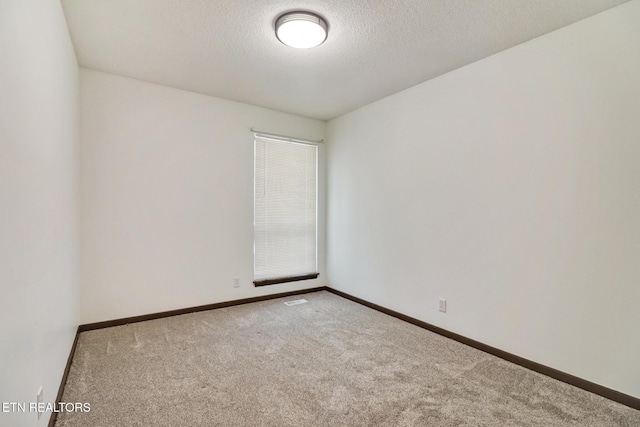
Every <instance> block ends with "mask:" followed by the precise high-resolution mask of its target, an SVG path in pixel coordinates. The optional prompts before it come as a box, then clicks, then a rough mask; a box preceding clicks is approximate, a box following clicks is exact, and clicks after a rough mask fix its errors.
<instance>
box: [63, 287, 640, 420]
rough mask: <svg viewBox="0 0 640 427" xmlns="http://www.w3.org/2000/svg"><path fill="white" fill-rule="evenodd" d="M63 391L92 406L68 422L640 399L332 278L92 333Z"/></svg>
mask: <svg viewBox="0 0 640 427" xmlns="http://www.w3.org/2000/svg"><path fill="white" fill-rule="evenodd" d="M299 298H305V299H307V300H308V303H306V304H301V305H295V306H291V307H288V306H286V305H285V304H284V303H283V302H284V301H289V300H293V299H299ZM63 401H64V402H89V403H90V404H91V412H89V413H69V414H66V413H62V414H60V415H59V416H58V421H57V423H56V426H59V427H70V426H91V427H101V426H545V427H548V426H606V427H611V426H640V411H636V410H634V409H631V408H628V407H626V406H623V405H620V404H618V403H615V402H612V401H609V400H607V399H604V398H602V397H599V396H596V395H593V394H591V393H588V392H586V391H583V390H580V389H577V388H574V387H572V386H569V385H567V384H564V383H561V382H558V381H556V380H553V379H550V378H548V377H545V376H543V375H539V374H536V373H534V372H531V371H529V370H527V369H524V368H521V367H519V366H516V365H513V364H510V363H508V362H505V361H503V360H501V359H498V358H496V357H493V356H491V355H488V354H486V353H483V352H481V351H478V350H475V349H473V348H470V347H467V346H465V345H463V344H460V343H457V342H455V341H451V340H449V339H446V338H443V337H441V336H439V335H436V334H434V333H431V332H429V331H426V330H424V329H421V328H419V327H417V326H414V325H411V324H408V323H405V322H403V321H400V320H397V319H395V318H392V317H389V316H387V315H385V314H382V313H379V312H377V311H374V310H371V309H369V308H367V307H364V306H361V305H359V304H356V303H354V302H351V301H348V300H345V299H343V298H341V297H339V296H336V295H334V294H331V293H329V292H325V291H323V292H316V293H310V294H306V295H302V296H296V297H290V298H284V299H276V300H271V301H264V302H259V303H253V304H247V305H241V306H236V307H230V308H224V309H218V310H211V311H206V312H199V313H194V314H187V315H182V316H176V317H171V318H165V319H159V320H153V321H148V322H141V323H135V324H131V325H127V326H118V327H114V328H108V329H101V330H96V331H90V332H84V333H82V334H81V335H80V337H79V340H78V346H77V350H76V353H75V357H74V359H73V364H72V366H71V371H70V374H69V378H68V381H67V385H66V388H65V391H64V396H63Z"/></svg>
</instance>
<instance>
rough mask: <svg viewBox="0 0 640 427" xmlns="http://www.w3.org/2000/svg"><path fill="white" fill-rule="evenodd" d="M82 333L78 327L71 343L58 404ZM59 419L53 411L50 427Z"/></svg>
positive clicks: (59, 389) (57, 396) (58, 395)
mask: <svg viewBox="0 0 640 427" xmlns="http://www.w3.org/2000/svg"><path fill="white" fill-rule="evenodd" d="M79 334H80V328H78V329H76V336H75V337H74V338H73V344H71V351H69V357H67V364H66V366H65V367H64V372H63V373H62V379H61V380H60V386H59V387H58V394H57V395H56V402H55V403H56V404H58V403H60V402H62V394H63V393H64V386H65V385H66V384H67V377H68V376H69V369H71V362H72V361H73V355H74V354H75V353H76V345H77V344H78V335H79ZM57 419H58V413H57V412H51V416H50V417H49V424H47V426H48V427H53V426H54V425H55V423H56V420H57Z"/></svg>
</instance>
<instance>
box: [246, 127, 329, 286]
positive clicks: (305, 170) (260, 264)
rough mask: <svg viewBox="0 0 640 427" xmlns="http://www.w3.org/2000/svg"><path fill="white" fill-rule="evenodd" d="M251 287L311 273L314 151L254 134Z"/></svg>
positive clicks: (314, 261) (314, 273)
mask: <svg viewBox="0 0 640 427" xmlns="http://www.w3.org/2000/svg"><path fill="white" fill-rule="evenodd" d="M254 144H255V147H254V162H255V163H254V171H255V172H254V173H255V185H254V231H253V236H254V264H253V271H254V282H253V283H254V284H255V285H256V286H263V285H271V284H275V283H284V282H291V281H295V280H304V279H312V278H316V277H318V273H317V269H318V267H317V182H318V179H317V178H318V177H317V174H318V147H317V146H315V145H310V144H302V143H297V142H290V141H287V140H284V139H283V140H280V139H277V138H271V137H263V136H260V134H256V137H255V142H254Z"/></svg>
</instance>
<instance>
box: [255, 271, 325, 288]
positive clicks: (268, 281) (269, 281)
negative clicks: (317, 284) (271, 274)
mask: <svg viewBox="0 0 640 427" xmlns="http://www.w3.org/2000/svg"><path fill="white" fill-rule="evenodd" d="M319 275H320V273H310V274H303V275H301V276H287V277H276V278H274V279H261V280H254V281H253V284H254V286H256V287H258V286H267V285H277V284H278V283H287V282H297V281H300V280H309V279H315V278H316V277H318V276H319Z"/></svg>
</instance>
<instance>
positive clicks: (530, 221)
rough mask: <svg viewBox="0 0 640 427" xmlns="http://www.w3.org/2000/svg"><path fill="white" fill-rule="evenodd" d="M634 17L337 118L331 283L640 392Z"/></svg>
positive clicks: (582, 29) (638, 105)
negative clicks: (441, 302) (442, 303)
mask: <svg viewBox="0 0 640 427" xmlns="http://www.w3.org/2000/svg"><path fill="white" fill-rule="evenodd" d="M638 22H640V1H638V0H636V1H633V2H630V3H628V4H625V5H623V6H620V7H618V8H615V9H612V10H610V11H607V12H605V13H602V14H600V15H597V16H595V17H593V18H590V19H587V20H585V21H582V22H579V23H577V24H575V25H572V26H570V27H566V28H564V29H562V30H559V31H556V32H554V33H551V34H548V35H545V36H543V37H540V38H538V39H535V40H533V41H530V42H528V43H525V44H522V45H520V46H517V47H515V48H513V49H510V50H508V51H505V52H502V53H499V54H497V55H494V56H492V57H489V58H487V59H484V60H482V61H479V62H477V63H474V64H471V65H469V66H467V67H464V68H462V69H459V70H456V71H454V72H451V73H449V74H446V75H444V76H441V77H439V78H437V79H434V80H431V81H428V82H425V83H423V84H420V85H418V86H415V87H413V88H411V89H408V90H406V91H404V92H401V93H398V94H395V95H392V96H390V97H388V98H385V99H383V100H381V101H379V102H376V103H373V104H370V105H368V106H365V107H363V108H361V109H359V110H357V111H354V112H352V113H350V114H347V115H345V116H342V117H340V118H338V119H335V120H333V121H331V122H329V125H328V131H327V132H328V139H329V147H328V151H329V156H328V161H327V164H328V170H327V173H328V190H327V191H328V194H329V198H328V220H327V221H328V224H327V227H328V249H327V251H328V254H327V268H328V271H329V285H330V286H332V287H334V288H337V289H339V290H342V291H345V292H348V293H350V294H353V295H355V296H358V297H361V298H363V299H365V300H368V301H371V302H374V303H377V304H380V305H382V306H385V307H388V308H390V309H393V310H397V311H399V312H402V313H405V314H407V315H409V316H413V317H415V318H418V319H421V320H423V321H426V322H429V323H432V324H434V325H438V326H440V327H443V328H445V329H448V330H450V331H453V332H457V333H459V334H462V335H464V336H467V337H469V338H473V339H475V340H478V341H481V342H484V343H486V344H489V345H492V346H495V347H498V348H500V349H503V350H506V351H508V352H511V353H514V354H517V355H520V356H523V357H525V358H528V359H531V360H534V361H536V362H539V363H542V364H545V365H548V366H551V367H554V368H556V369H559V370H561V371H565V372H568V373H571V374H573V375H576V376H578V377H582V378H585V379H587V380H590V381H593V382H595V383H598V384H602V385H604V386H607V387H610V388H613V389H615V390H619V391H621V392H623V393H627V394H630V395H633V396H636V397H640V364H639V363H638V361H639V360H640V340H639V339H638V328H639V327H640V309H639V308H638V307H639V304H640V262H639V260H640V168H639V165H640V78H639V76H640V49H639V48H638V46H640V25H638ZM438 297H444V298H447V300H448V303H449V306H448V312H447V313H446V314H444V313H440V312H438Z"/></svg>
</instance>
